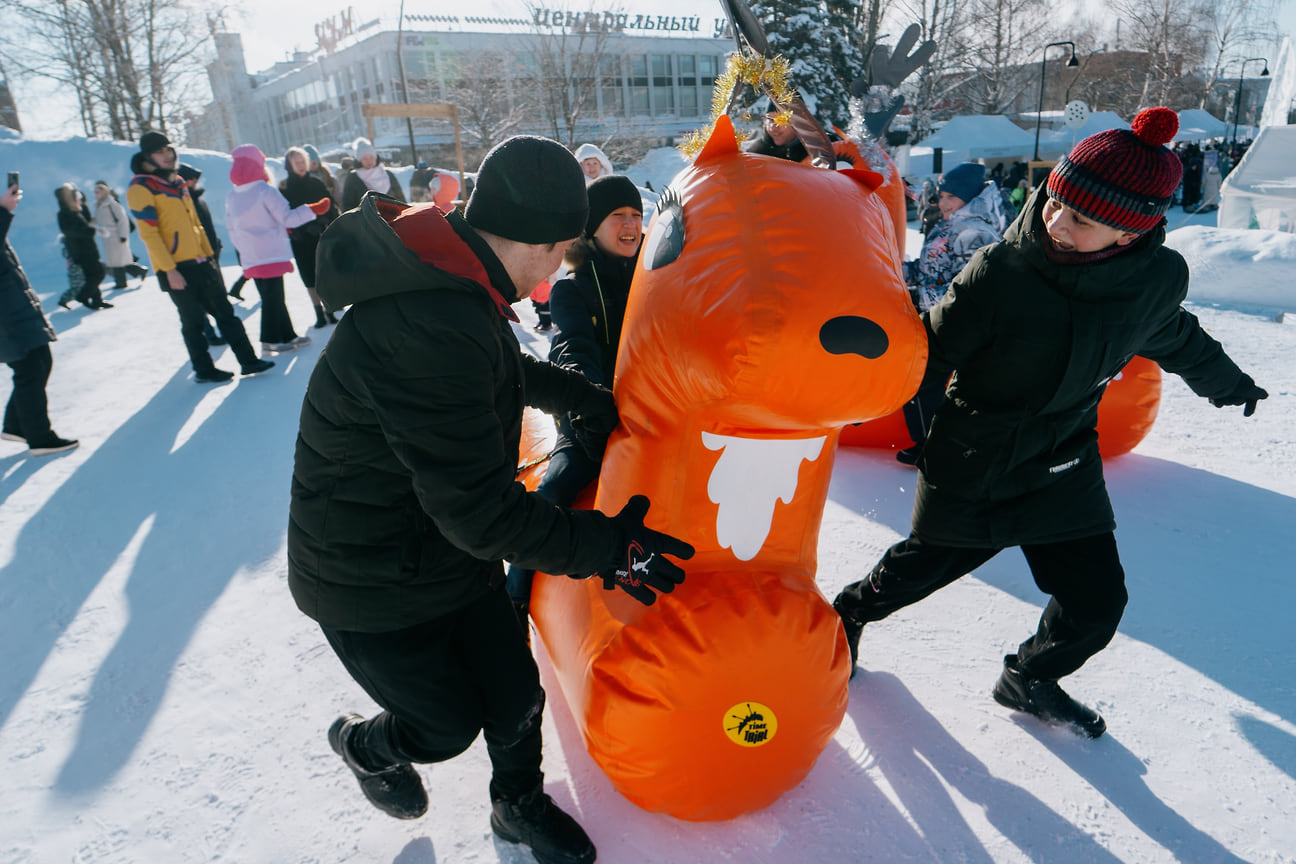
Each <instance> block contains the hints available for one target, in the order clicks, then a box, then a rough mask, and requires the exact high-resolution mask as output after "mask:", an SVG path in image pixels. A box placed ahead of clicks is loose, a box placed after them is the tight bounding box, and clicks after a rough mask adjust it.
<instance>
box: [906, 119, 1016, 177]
mask: <svg viewBox="0 0 1296 864" xmlns="http://www.w3.org/2000/svg"><path fill="white" fill-rule="evenodd" d="M918 146H920V147H931V148H936V147H940V148H942V149H943V150H944V151H946V155H947V157H948V156H950V155H954V154H957V155H959V156H961V157H963V158H961V159H960V160H959V161H968V160H972V159H1000V160H1007V159H1028V158H1030V156H1031V154H1032V153H1033V152H1034V151H1035V136H1034V135H1033V134H1032V133H1030V132H1027V131H1026V130H1025V129H1022V128H1021V127H1020V126H1017V125H1016V124H1014V123H1013V122H1012V121H1011V120H1009V119H1008V118H1007V117H1004V116H1003V115H1000V114H990V115H986V114H980V115H975V116H968V117H955V118H953V119H952V120H950V121H949V122H948V123H946V124H945V125H944V126H942V127H941V128H940V129H939V130H938V131H936V132H934V133H932V134H931V135H928V136H927V137H926V138H924V139H923V140H922V141H919V142H918ZM945 161H946V163H947V164H946V167H949V165H950V164H951V163H949V159H948V158H947V159H946V160H945ZM953 164H957V163H953Z"/></svg>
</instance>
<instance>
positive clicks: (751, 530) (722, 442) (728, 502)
mask: <svg viewBox="0 0 1296 864" xmlns="http://www.w3.org/2000/svg"><path fill="white" fill-rule="evenodd" d="M827 440H828V438H827V436H820V437H819V438H791V439H787V438H783V439H773V438H734V437H731V436H728V435H716V434H713V433H711V432H703V433H702V443H703V445H705V446H706V448H707V449H708V450H719V451H720V460H719V461H718V462H716V466H715V468H714V469H713V470H712V471H711V478H710V480H708V481H707V497H709V498H710V499H711V501H712V502H713V503H715V504H716V505H718V506H719V510H718V511H717V513H716V537H717V538H718V539H719V541H720V545H721V546H723V547H725V548H728V549H732V550H733V553H734V557H736V558H737V559H738V560H739V561H750V560H751V559H753V558H755V557H756V555H757V553H758V552H760V550H761V547H762V546H764V545H765V538H766V537H768V536H769V532H770V525H772V524H773V522H774V504H775V503H776V502H777V501H780V500H781V501H782V502H783V503H784V504H789V503H791V501H792V499H793V498H794V497H795V496H796V487H797V474H798V473H799V471H800V470H801V462H802V461H803V460H809V461H811V462H813V461H814V460H816V459H818V458H819V454H820V453H822V452H823V445H824V442H825V441H827Z"/></svg>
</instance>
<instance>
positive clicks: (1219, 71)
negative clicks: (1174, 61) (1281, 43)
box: [1197, 0, 1275, 108]
mask: <svg viewBox="0 0 1296 864" xmlns="http://www.w3.org/2000/svg"><path fill="white" fill-rule="evenodd" d="M1274 11H1275V10H1274V3H1273V0H1207V2H1206V4H1205V12H1206V13H1207V16H1208V21H1207V24H1206V27H1207V29H1208V32H1209V37H1210V48H1209V49H1208V54H1207V58H1206V60H1207V63H1208V64H1209V65H1208V66H1207V67H1206V69H1205V72H1204V76H1203V77H1204V78H1205V80H1204V81H1203V86H1202V92H1201V99H1200V101H1199V102H1198V103H1197V107H1198V108H1205V107H1206V100H1207V99H1209V98H1210V95H1211V91H1212V90H1214V89H1215V84H1216V82H1218V81H1219V80H1220V78H1221V77H1223V76H1224V73H1225V71H1226V68H1225V67H1227V66H1229V65H1230V64H1233V63H1236V62H1238V61H1240V60H1242V59H1244V58H1246V57H1251V56H1254V55H1255V54H1258V53H1262V49H1261V46H1262V45H1265V44H1267V43H1269V42H1270V41H1271V40H1272V37H1273V14H1274Z"/></svg>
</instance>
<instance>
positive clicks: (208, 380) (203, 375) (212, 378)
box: [194, 368, 234, 384]
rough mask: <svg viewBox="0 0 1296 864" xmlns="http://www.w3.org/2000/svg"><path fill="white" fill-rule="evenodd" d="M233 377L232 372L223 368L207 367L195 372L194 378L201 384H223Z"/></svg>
mask: <svg viewBox="0 0 1296 864" xmlns="http://www.w3.org/2000/svg"><path fill="white" fill-rule="evenodd" d="M233 377H234V373H233V372H226V371H225V370H224V369H214V368H213V369H208V370H207V371H206V372H195V373H194V380H195V381H198V382H200V383H203V384H223V383H225V382H226V381H228V380H230V379H231V378H233Z"/></svg>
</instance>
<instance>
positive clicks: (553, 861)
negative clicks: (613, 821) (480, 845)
mask: <svg viewBox="0 0 1296 864" xmlns="http://www.w3.org/2000/svg"><path fill="white" fill-rule="evenodd" d="M490 825H491V830H492V831H494V832H495V834H496V835H497V836H498V837H500V839H502V840H507V841H508V842H509V843H521V844H522V845H524V846H528V847H530V849H531V854H532V855H534V856H535V859H536V861H539V862H540V864H591V862H593V860H594V857H595V854H596V853H595V851H594V844H593V843H592V842H591V841H590V839H589V835H588V834H586V833H585V830H584V829H583V828H581V827H580V825H578V824H576V820H575V819H573V818H572V817H570V816H568V815H567V814H566V813H564V812H563V811H562V810H559V809H558V805H557V804H555V803H554V802H553V799H552V798H550V797H549V796H548V795H546V794H545V793H544V789H543V788H542V787H540V786H537V787H536V788H534V789H532V790H531V791H530V792H528V793H527V794H525V795H523V796H522V797H521V798H518V799H516V800H508V799H500V800H498V801H492V802H491V817H490Z"/></svg>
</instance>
